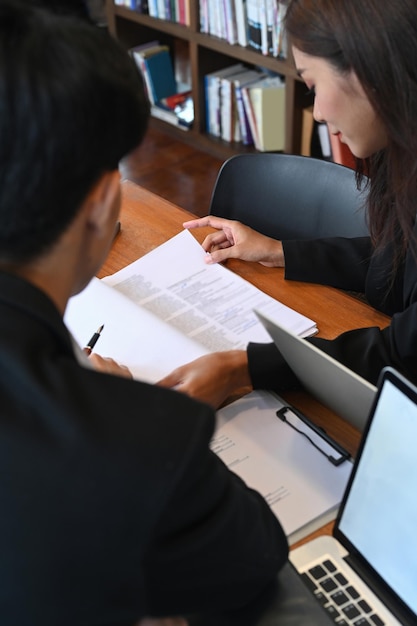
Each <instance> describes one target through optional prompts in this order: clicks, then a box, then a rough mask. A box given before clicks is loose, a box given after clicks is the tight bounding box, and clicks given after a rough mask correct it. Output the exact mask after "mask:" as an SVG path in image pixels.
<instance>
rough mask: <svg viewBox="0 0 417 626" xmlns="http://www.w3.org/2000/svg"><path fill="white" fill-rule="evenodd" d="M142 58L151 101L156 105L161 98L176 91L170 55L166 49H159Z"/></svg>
mask: <svg viewBox="0 0 417 626" xmlns="http://www.w3.org/2000/svg"><path fill="white" fill-rule="evenodd" d="M144 56H145V58H144V65H145V71H146V72H147V74H148V78H149V84H150V87H151V90H152V96H153V101H154V103H155V104H156V103H157V102H159V101H160V100H161V99H162V98H167V97H168V96H172V94H174V93H176V91H177V83H176V81H175V74H174V68H173V65H172V61H171V55H170V53H169V50H168V49H167V48H165V47H161V50H159V51H158V52H155V53H154V54H150V55H149V56H147V55H146V54H145V55H144Z"/></svg>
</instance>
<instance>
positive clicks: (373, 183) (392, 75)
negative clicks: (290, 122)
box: [161, 0, 417, 406]
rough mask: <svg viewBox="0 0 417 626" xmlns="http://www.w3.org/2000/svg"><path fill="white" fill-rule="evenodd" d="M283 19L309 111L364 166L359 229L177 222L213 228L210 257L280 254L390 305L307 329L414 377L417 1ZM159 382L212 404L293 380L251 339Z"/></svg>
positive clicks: (346, 358) (295, 3)
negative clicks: (282, 237)
mask: <svg viewBox="0 0 417 626" xmlns="http://www.w3.org/2000/svg"><path fill="white" fill-rule="evenodd" d="M286 27H287V31H288V33H289V35H290V38H291V43H292V46H293V54H294V60H295V64H296V67H297V70H298V73H299V74H300V76H301V77H302V79H303V80H304V82H305V83H306V85H307V87H308V88H309V89H311V90H313V91H314V93H315V104H314V117H315V119H316V120H318V121H322V122H326V123H327V124H328V127H329V130H330V132H331V133H332V134H335V135H338V136H339V138H340V140H341V141H342V142H344V143H346V144H347V145H348V146H349V148H350V149H351V151H352V153H353V154H354V155H355V157H356V158H357V166H358V174H357V176H358V183H359V182H360V179H361V172H363V171H364V170H365V169H366V171H367V173H368V174H369V176H370V183H369V195H368V207H367V210H368V219H369V227H370V237H369V238H367V237H365V238H357V239H341V238H337V239H335V238H333V239H322V240H313V241H283V242H280V241H276V240H273V239H271V238H268V237H265V236H263V235H260V234H259V233H256V232H255V231H253V230H251V229H250V228H248V227H245V226H244V225H242V224H240V223H238V222H234V221H229V220H224V219H220V218H214V217H205V218H201V219H196V220H191V221H190V222H186V223H185V224H184V226H185V227H186V228H196V227H199V226H206V225H210V226H213V227H214V228H216V229H218V230H217V232H216V233H213V234H212V235H209V236H208V237H207V238H206V239H205V241H204V244H203V246H204V248H205V249H206V250H207V251H208V252H210V253H211V257H210V259H209V262H213V263H216V262H220V261H224V260H226V259H228V258H240V259H244V260H250V261H258V262H259V263H262V264H264V265H268V266H272V267H283V266H284V267H285V275H286V278H287V279H290V280H291V279H293V280H302V281H308V282H316V283H322V284H327V285H332V286H334V287H338V288H341V289H349V290H354V291H362V292H363V293H365V295H366V297H367V299H368V301H369V303H370V304H371V305H372V306H374V307H375V308H377V309H379V310H380V311H382V312H384V313H387V314H388V315H392V321H391V323H390V325H389V327H388V328H386V329H384V330H382V331H381V330H379V329H378V328H361V329H357V330H354V331H350V332H347V333H344V334H342V335H340V336H339V337H337V338H336V339H334V340H331V341H330V340H324V339H320V338H312V339H309V341H312V342H313V343H314V344H316V345H317V346H318V347H320V348H321V349H322V350H324V351H326V352H327V353H329V354H331V355H332V356H333V357H334V358H336V359H338V360H339V361H341V362H343V363H344V364H345V365H347V366H348V367H350V368H351V369H353V370H355V371H356V372H357V373H359V374H360V375H362V376H363V377H364V378H367V379H368V380H369V381H371V382H372V383H376V381H377V378H378V375H379V373H380V370H381V368H382V367H384V366H385V365H392V366H394V367H395V368H397V369H398V370H400V371H401V372H403V373H404V374H405V375H406V376H407V377H408V378H410V379H411V380H413V381H414V382H415V383H417V266H416V263H417V245H416V235H415V232H414V227H415V215H416V206H417V65H416V63H415V59H416V58H417V3H416V2H414V1H412V0H398V1H397V2H395V3H393V2H391V1H390V0H367V2H363V1H362V0H349V2H348V1H347V0H291V2H290V4H289V7H288V11H287V17H286ZM306 259H307V260H308V262H307V263H306V262H305V260H306ZM161 384H163V385H167V386H173V385H175V386H177V388H178V389H179V390H182V391H184V392H185V393H188V394H190V395H192V396H197V397H199V398H202V399H204V400H206V401H208V402H210V403H211V404H213V405H215V406H217V405H218V404H219V403H221V402H222V401H223V400H224V399H225V398H226V397H227V396H228V395H229V394H230V393H231V392H232V391H233V390H234V389H236V388H237V387H239V386H240V385H245V384H246V385H248V384H249V385H252V386H253V387H254V388H260V387H262V388H270V389H275V390H276V391H282V390H284V389H285V388H288V387H289V386H293V385H295V384H297V381H295V380H294V378H293V375H292V374H291V372H290V370H289V368H288V366H287V365H286V363H285V362H284V360H283V358H282V357H281V355H280V354H279V352H278V350H277V349H276V348H275V346H274V345H270V344H267V345H259V344H250V345H249V346H248V348H247V351H246V352H245V351H233V352H224V353H221V354H220V353H217V354H213V355H209V356H207V357H204V358H202V359H199V360H198V361H195V362H193V363H191V364H188V365H186V366H184V367H182V368H179V369H177V370H176V371H175V372H173V373H172V374H171V375H170V376H168V377H167V378H165V379H164V380H163V381H161Z"/></svg>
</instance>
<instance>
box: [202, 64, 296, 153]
mask: <svg viewBox="0 0 417 626" xmlns="http://www.w3.org/2000/svg"><path fill="white" fill-rule="evenodd" d="M204 82H205V98H206V120H207V123H206V129H207V132H208V133H209V134H211V135H213V136H215V137H219V138H221V139H223V140H224V141H228V142H240V143H243V144H244V145H254V146H255V148H256V149H257V150H259V151H261V152H275V151H281V150H283V149H284V145H285V82H284V80H283V79H282V77H281V76H279V75H271V74H270V73H266V72H264V71H262V70H261V69H253V68H252V69H250V68H247V67H245V66H244V65H243V64H242V63H236V64H235V65H232V66H230V67H227V68H224V69H222V70H219V71H217V72H212V73H210V74H207V75H206V76H205V77H204Z"/></svg>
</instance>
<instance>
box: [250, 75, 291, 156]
mask: <svg viewBox="0 0 417 626" xmlns="http://www.w3.org/2000/svg"><path fill="white" fill-rule="evenodd" d="M248 91H249V97H250V100H251V104H252V110H253V114H254V117H255V123H256V137H255V148H256V149H257V150H259V151H261V152H278V151H280V150H284V146H285V83H284V81H283V80H282V79H281V78H280V77H279V76H273V77H271V76H269V77H267V78H264V79H263V80H261V81H259V82H256V83H254V84H253V85H250V86H249V89H248Z"/></svg>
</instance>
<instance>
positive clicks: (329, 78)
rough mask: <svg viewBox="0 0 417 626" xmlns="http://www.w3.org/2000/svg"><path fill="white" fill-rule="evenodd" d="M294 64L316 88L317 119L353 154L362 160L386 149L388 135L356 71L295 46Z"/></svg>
mask: <svg viewBox="0 0 417 626" xmlns="http://www.w3.org/2000/svg"><path fill="white" fill-rule="evenodd" d="M293 55H294V60H295V65H296V67H297V71H298V73H299V75H300V76H301V77H302V79H303V80H304V82H305V84H306V85H307V87H308V88H309V89H312V90H314V92H315V99H314V118H315V119H316V120H317V121H318V122H326V123H327V125H328V128H329V132H330V133H331V134H332V135H338V136H339V138H340V141H342V142H343V143H346V144H347V145H348V146H349V148H350V150H351V152H352V154H354V155H355V156H356V157H358V158H360V159H364V158H366V157H369V156H371V154H374V153H375V152H377V151H378V150H381V149H383V148H385V146H386V144H387V136H386V132H385V129H384V126H383V124H382V121H381V120H380V119H379V117H378V116H377V115H376V113H375V111H374V109H373V108H372V106H371V104H370V102H369V100H368V98H367V96H366V94H365V92H364V90H363V88H362V85H361V84H360V82H359V80H358V78H357V77H356V74H354V73H353V72H349V73H347V74H341V73H339V72H337V70H336V69H335V68H334V67H333V66H332V65H330V63H329V62H328V61H326V60H325V59H322V58H320V57H314V56H311V55H309V54H305V53H304V52H301V51H300V50H297V48H293Z"/></svg>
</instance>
